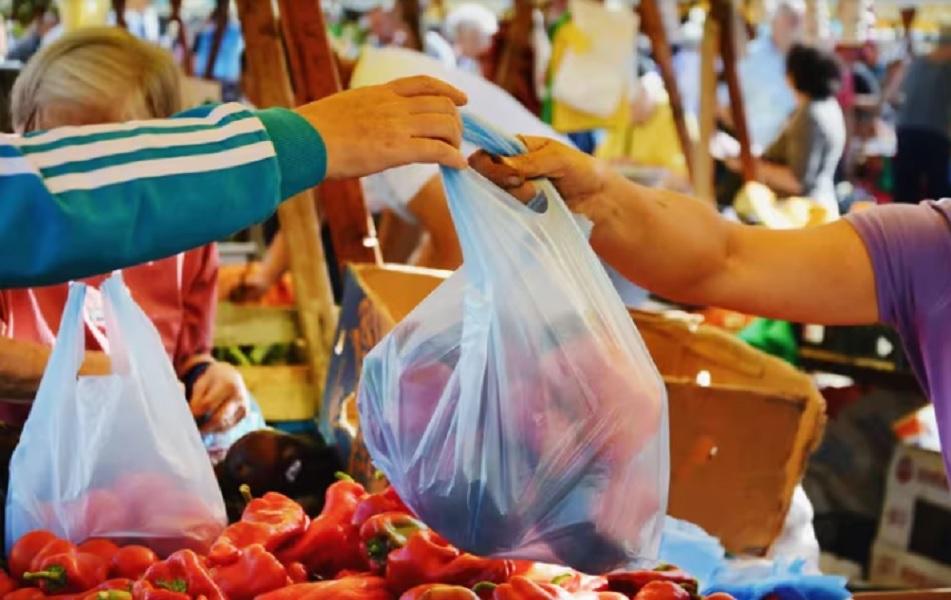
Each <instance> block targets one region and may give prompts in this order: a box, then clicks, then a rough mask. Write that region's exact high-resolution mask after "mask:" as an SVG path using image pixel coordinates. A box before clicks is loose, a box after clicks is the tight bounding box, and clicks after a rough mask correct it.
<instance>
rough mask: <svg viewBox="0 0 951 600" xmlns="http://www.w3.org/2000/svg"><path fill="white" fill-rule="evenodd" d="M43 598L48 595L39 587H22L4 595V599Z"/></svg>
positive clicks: (33, 599)
mask: <svg viewBox="0 0 951 600" xmlns="http://www.w3.org/2000/svg"><path fill="white" fill-rule="evenodd" d="M43 598H47V595H46V594H44V593H43V590H41V589H40V588H37V587H27V588H20V589H18V590H14V591H12V592H10V593H8V594H4V595H3V600H42V599H43Z"/></svg>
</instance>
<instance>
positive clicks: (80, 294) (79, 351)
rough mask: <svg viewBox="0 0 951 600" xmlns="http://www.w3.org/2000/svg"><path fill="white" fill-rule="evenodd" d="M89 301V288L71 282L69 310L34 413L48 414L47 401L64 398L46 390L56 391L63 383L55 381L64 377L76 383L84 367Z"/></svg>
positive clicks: (62, 323) (61, 325) (61, 323)
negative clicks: (44, 405) (47, 388)
mask: <svg viewBox="0 0 951 600" xmlns="http://www.w3.org/2000/svg"><path fill="white" fill-rule="evenodd" d="M85 301H86V284H84V283H79V282H78V281H71V282H69V293H68V294H67V296H66V307H65V308H64V309H63V316H62V318H61V319H60V323H59V333H58V334H57V336H56V343H55V344H54V345H53V352H52V353H51V354H50V359H49V363H48V365H47V367H46V369H45V371H44V374H43V378H42V379H41V380H40V386H39V389H38V390H37V393H36V401H35V402H34V404H33V409H32V410H46V409H45V408H44V407H43V405H42V403H43V400H44V399H46V398H59V397H60V396H61V394H57V393H49V391H47V393H44V388H45V387H48V386H53V387H54V388H55V387H58V386H59V383H60V381H54V379H61V377H60V374H68V375H69V376H70V377H72V378H73V379H75V378H76V377H77V376H78V375H79V369H80V367H81V366H82V364H83V356H84V355H85V352H86V338H85V325H86V321H85V318H84V315H83V309H84V304H85ZM51 373H52V374H56V377H52V376H50V375H49V374H51ZM37 405H39V406H37Z"/></svg>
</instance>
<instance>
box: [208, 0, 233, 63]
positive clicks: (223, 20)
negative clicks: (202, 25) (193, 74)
mask: <svg viewBox="0 0 951 600" xmlns="http://www.w3.org/2000/svg"><path fill="white" fill-rule="evenodd" d="M229 12H230V6H229V0H217V2H216V3H215V12H214V13H213V16H214V22H215V31H214V34H212V36H211V48H209V49H208V60H207V61H205V70H204V73H203V76H204V77H205V79H214V78H215V63H216V62H218V54H220V53H221V42H222V40H224V37H225V29H227V28H228V13H229Z"/></svg>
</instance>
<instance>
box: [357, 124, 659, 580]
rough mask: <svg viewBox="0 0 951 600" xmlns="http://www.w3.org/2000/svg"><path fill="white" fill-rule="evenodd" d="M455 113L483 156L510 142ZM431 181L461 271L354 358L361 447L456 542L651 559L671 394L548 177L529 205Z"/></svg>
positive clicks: (572, 559)
mask: <svg viewBox="0 0 951 600" xmlns="http://www.w3.org/2000/svg"><path fill="white" fill-rule="evenodd" d="M465 124H466V132H465V133H466V138H467V139H468V140H470V141H472V142H473V143H476V144H477V145H479V146H481V147H483V148H485V149H486V150H488V151H490V152H492V153H495V154H499V155H511V154H516V153H519V152H521V151H523V148H522V145H521V144H520V143H519V142H518V141H517V140H514V139H512V138H509V137H507V136H503V135H501V134H498V133H496V132H494V131H492V130H491V128H489V127H488V126H486V125H484V124H482V123H480V122H477V121H475V120H474V119H472V118H470V117H468V116H467V117H466V118H465ZM443 181H444V184H445V187H446V192H447V196H448V198H449V205H450V209H451V212H452V218H453V221H454V222H455V225H456V229H457V231H458V233H459V240H460V242H461V245H462V249H463V255H464V264H463V266H462V267H461V268H460V269H459V271H457V272H456V273H455V274H454V275H452V276H451V277H450V278H449V279H448V280H446V281H445V282H444V283H443V284H442V285H440V286H439V287H438V288H437V289H436V290H435V291H433V293H432V294H430V296H429V297H427V298H426V299H425V300H424V301H423V302H422V303H421V304H420V305H419V306H418V307H417V308H416V309H415V310H414V311H413V312H411V313H410V314H409V315H408V316H407V317H406V318H405V319H404V320H403V321H402V322H400V323H399V324H398V325H397V326H396V327H395V328H394V329H393V330H392V331H391V332H390V333H389V335H387V336H386V337H385V338H384V339H383V340H382V341H381V342H380V343H379V344H378V345H377V346H376V347H375V348H374V349H373V350H372V351H371V352H370V354H369V355H368V356H367V358H366V361H365V362H364V366H363V374H362V378H361V382H360V392H359V408H360V415H361V430H362V432H363V435H364V438H365V441H366V445H367V447H368V449H369V451H370V456H371V457H372V459H373V461H374V463H375V464H376V466H377V467H378V468H379V469H380V470H382V471H383V473H384V474H385V475H386V476H387V478H388V479H389V480H390V482H391V483H392V484H393V487H395V488H396V490H397V491H398V492H399V495H400V497H401V498H403V499H404V500H405V501H406V503H407V504H408V505H409V506H410V508H412V510H413V511H414V512H415V513H416V514H417V515H418V516H419V517H420V518H421V519H422V520H423V521H425V522H426V523H427V524H429V525H430V526H431V527H432V528H433V529H435V530H436V531H437V532H439V533H440V534H441V535H443V536H444V537H446V538H447V539H448V540H449V541H451V542H452V543H453V544H455V545H457V546H459V547H461V548H463V549H465V550H467V551H469V552H472V553H475V554H479V555H494V556H504V557H512V558H524V559H532V560H537V561H542V562H549V563H561V564H567V565H570V566H572V567H574V568H577V569H579V570H581V571H585V572H589V573H600V572H605V571H608V570H611V569H614V568H618V567H622V566H628V565H631V564H634V563H636V562H638V560H639V559H652V558H654V557H655V556H656V552H657V548H658V544H659V536H660V532H661V527H662V523H663V515H664V513H665V512H666V507H667V485H668V477H669V456H668V431H667V400H666V394H665V390H664V386H663V382H662V381H661V379H660V376H659V374H658V373H657V370H656V368H655V367H654V364H653V362H652V361H651V358H650V356H649V355H648V353H647V350H646V349H645V347H644V344H643V341H642V340H641V338H640V336H639V334H638V333H637V330H636V329H635V328H634V325H633V323H632V321H631V318H630V316H629V315H628V313H627V311H626V310H625V309H624V306H623V305H622V303H621V300H620V299H619V298H618V296H617V294H616V292H615V291H614V288H613V287H612V285H611V282H610V281H609V279H608V276H607V275H606V274H605V272H604V269H603V267H602V266H601V264H600V262H599V261H598V259H597V258H596V257H595V254H594V252H593V251H592V250H591V248H590V246H589V245H588V242H587V240H586V238H585V235H584V233H583V231H582V228H581V226H579V223H578V222H577V221H576V220H575V217H574V216H572V215H571V214H570V213H569V211H568V209H567V207H566V206H565V204H564V202H563V201H562V200H561V198H560V197H559V196H558V194H557V192H556V191H555V190H554V188H553V187H552V186H551V185H550V184H549V183H548V182H539V183H538V187H539V189H540V190H542V194H541V195H540V196H539V198H538V199H536V200H535V201H534V202H532V203H531V204H530V205H528V206H525V205H522V204H521V203H519V202H518V201H516V200H515V199H514V198H512V197H511V196H509V195H508V194H507V193H505V192H503V191H501V190H499V189H498V188H496V187H495V186H494V185H493V184H491V183H490V182H489V181H488V180H486V179H484V178H483V177H482V176H481V175H479V174H477V173H475V172H473V171H472V170H467V171H456V170H451V169H445V170H444V171H443Z"/></svg>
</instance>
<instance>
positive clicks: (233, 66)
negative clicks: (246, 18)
mask: <svg viewBox="0 0 951 600" xmlns="http://www.w3.org/2000/svg"><path fill="white" fill-rule="evenodd" d="M223 10H224V14H218V10H217V9H216V10H215V12H214V13H212V15H211V16H210V17H209V18H208V20H207V21H206V22H205V24H204V26H202V28H201V30H200V31H199V32H198V34H197V35H196V36H195V56H194V65H195V71H196V73H197V74H198V76H199V77H207V78H209V79H214V80H215V81H218V82H220V83H221V99H222V100H224V101H225V102H232V101H237V100H240V99H241V55H242V54H243V53H244V37H243V36H242V35H241V24H240V23H239V22H238V21H237V19H233V18H230V16H229V13H230V11H229V10H228V7H227V5H224V8H223ZM219 26H222V27H224V30H223V31H222V36H221V46H220V47H219V48H218V54H217V56H215V62H214V64H212V65H209V64H208V61H209V60H210V58H211V51H212V46H213V45H214V39H215V32H216V31H217V30H218V27H219ZM209 67H210V70H209Z"/></svg>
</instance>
